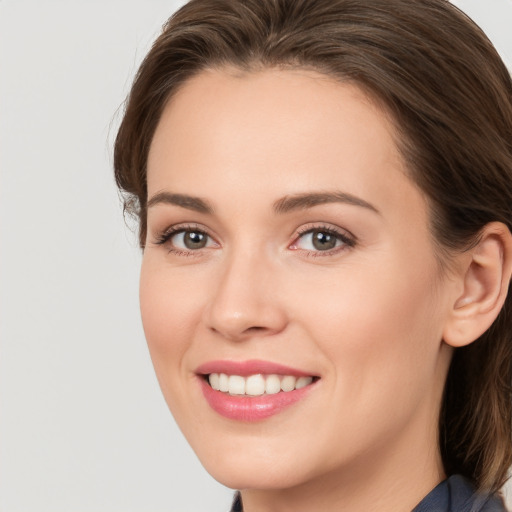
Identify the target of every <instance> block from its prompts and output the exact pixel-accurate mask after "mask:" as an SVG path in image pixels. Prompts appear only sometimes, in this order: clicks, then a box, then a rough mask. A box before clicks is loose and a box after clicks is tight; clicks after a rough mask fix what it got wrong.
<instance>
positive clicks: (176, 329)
mask: <svg viewBox="0 0 512 512" xmlns="http://www.w3.org/2000/svg"><path fill="white" fill-rule="evenodd" d="M405 173H406V171H405V166H404V162H403V161H402V158H401V156H400V155H399V153H398V151H397V148H396V146H395V143H394V140H393V127H392V125H391V123H390V121H389V119H388V118H387V116H386V115H385V113H384V112H383V111H382V110H380V109H379V108H378V107H377V106H376V105H375V103H373V102H372V101H371V100H370V99H369V98H368V97H367V96H365V95H364V94H363V93H362V92H361V90H359V89H358V88H356V87H355V86H352V85H348V84H340V83H336V82H334V81H333V80H331V79H329V78H326V77H324V76H322V75H319V74H316V73H313V72H310V71H300V70H298V71H278V70H266V71H261V72H257V73H249V74H242V73H237V72H235V71H233V70H225V71H207V72H203V73H202V74H200V75H198V76H196V77H195V78H193V79H191V80H190V81H189V82H188V83H187V84H186V85H185V86H184V87H183V88H182V89H181V90H180V91H179V92H178V93H177V94H176V96H174V97H173V99H172V100H171V101H170V102H169V104H168V105H167V106H166V108H165V110H164V112H163V115H162V118H161V121H160V124H159V125H158V128H157V130H156V133H155V136H154V139H153V142H152V146H151V150H150V154H149V161H148V198H149V204H148V235H147V244H146V248H145V251H144V258H143V263H142V274H141V287H140V299H141V309H142V319H143V324H144V330H145V333H146V336H147V341H148V345H149V349H150V352H151V356H152V359H153V363H154V366H155V370H156V374H157V376H158V380H159V382H160V386H161V388H162V391H163V394H164V396H165V398H166V401H167V403H168V405H169V407H170V409H171V411H172V413H173V415H174V416H175V418H176V421H177V422H178V424H179V426H180V427H181V429H182V431H183V432H184V434H185V436H186V437H187V439H188V441H189V442H190V444H191V445H192V447H193V449H194V450H195V451H196V453H197V455H198V456H199V458H200V459H201V461H202V463H203V464H204V466H205V467H206V469H207V470H208V471H209V472H210V473H211V474H212V475H213V476H214V477H215V478H217V479H218V480H219V481H221V482H222V483H224V484H226V485H228V486H230V487H237V488H288V487H293V486H297V485H301V484H305V483H308V482H312V481H314V480H315V479H317V478H322V479H324V480H325V478H326V477H327V476H328V475H335V476H336V478H337V479H338V480H337V481H339V479H340V478H355V476H354V475H358V474H365V475H366V477H367V478H368V477H369V475H370V474H371V471H376V472H378V471H382V470H383V469H384V468H386V471H387V472H388V473H389V474H391V475H392V474H393V471H398V469H397V468H399V471H402V472H403V471H404V470H405V471H406V472H407V471H409V467H410V471H411V472H414V471H417V469H414V465H416V466H418V460H429V461H431V462H432V461H433V463H436V462H438V450H437V445H436V443H437V437H436V436H437V417H438V408H439V404H440V400H441V395H442V389H443V383H444V379H445V375H446V371H447V368H448V364H449V359H450V352H449V350H448V347H446V346H445V345H444V344H443V343H442V342H441V339H442V335H443V327H444V324H445V321H446V318H447V311H448V310H449V308H450V304H451V303H452V299H453V283H452V282H450V281H449V280H448V279H445V278H443V277H442V274H441V272H440V270H439V266H438V264H437V260H436V257H435V255H434V249H433V243H432V239H431V235H430V232H429V224H428V212H427V204H426V202H425V199H424V197H423V195H422V194H421V192H420V191H419V190H418V188H417V187H416V186H415V185H414V184H413V183H412V182H411V181H410V179H409V178H408V177H407V176H406V174H405ZM209 381H210V383H211V385H210V383H209ZM212 386H213V387H212ZM418 457H420V459H418ZM369 468H371V469H369Z"/></svg>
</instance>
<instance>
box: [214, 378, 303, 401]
mask: <svg viewBox="0 0 512 512" xmlns="http://www.w3.org/2000/svg"><path fill="white" fill-rule="evenodd" d="M208 381H209V382H210V386H211V387H212V388H213V389H215V390H216V391H223V392H224V393H229V394H230V395H248V396H261V395H264V394H267V395H274V394H276V393H279V392H280V391H283V392H288V391H293V390H294V389H300V388H303V387H305V386H308V385H309V384H311V383H312V382H313V377H298V378H297V377H294V376H293V375H282V376H279V375H267V376H264V375H261V374H256V375H249V376H248V377H241V376H240V375H226V374H225V373H211V374H210V375H209V377H208Z"/></svg>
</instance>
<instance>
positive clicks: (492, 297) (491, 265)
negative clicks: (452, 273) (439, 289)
mask: <svg viewBox="0 0 512 512" xmlns="http://www.w3.org/2000/svg"><path fill="white" fill-rule="evenodd" d="M461 260H462V261H463V266H462V271H461V275H460V279H461V282H462V293H459V294H458V296H457V297H456V298H455V300H454V301H453V305H452V306H451V310H450V312H449V318H448V321H447V323H446V326H445V329H444V332H443V339H444V341H445V343H447V344H448V345H451V346H453V347H461V346H464V345H468V344H470V343H472V342H473V341H475V340H476V339H478V338H479V337H480V336H481V335H482V334H483V333H484V332H485V331H487V329H489V327H490V326H491V325H492V323H493V322H494V320H495V319H496V318H497V316H498V314H499V312H500V311H501V308H502V307H503V304H504V302H505V299H506V297H507V292H508V287H509V283H510V279H511V274H512V235H511V233H510V231H509V229H508V228H507V227H506V226H505V225H504V224H502V223H500V222H492V223H490V224H487V225H486V226H485V227H484V228H483V229H482V231H481V233H480V237H479V239H478V243H477V244H476V245H475V246H474V247H472V248H471V249H470V250H469V251H467V252H464V253H463V254H461ZM459 289H460V288H459Z"/></svg>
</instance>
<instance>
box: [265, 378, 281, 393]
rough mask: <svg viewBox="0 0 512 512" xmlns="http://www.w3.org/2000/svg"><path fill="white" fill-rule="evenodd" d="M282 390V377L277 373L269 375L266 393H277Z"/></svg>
mask: <svg viewBox="0 0 512 512" xmlns="http://www.w3.org/2000/svg"><path fill="white" fill-rule="evenodd" d="M279 391H281V379H280V378H279V377H278V376H277V375H269V376H268V377H267V380H266V382H265V393H267V395H275V394H276V393H279Z"/></svg>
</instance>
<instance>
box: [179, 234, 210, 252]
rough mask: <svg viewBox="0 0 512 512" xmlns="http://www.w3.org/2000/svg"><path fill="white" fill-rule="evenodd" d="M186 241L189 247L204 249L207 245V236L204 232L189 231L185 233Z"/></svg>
mask: <svg viewBox="0 0 512 512" xmlns="http://www.w3.org/2000/svg"><path fill="white" fill-rule="evenodd" d="M184 242H185V246H186V247H187V249H202V248H203V247H204V246H205V245H206V236H205V235H204V233H198V232H197V231H189V232H188V233H185V239H184Z"/></svg>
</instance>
